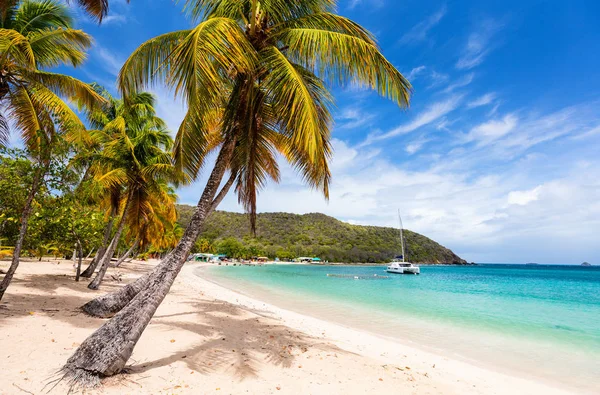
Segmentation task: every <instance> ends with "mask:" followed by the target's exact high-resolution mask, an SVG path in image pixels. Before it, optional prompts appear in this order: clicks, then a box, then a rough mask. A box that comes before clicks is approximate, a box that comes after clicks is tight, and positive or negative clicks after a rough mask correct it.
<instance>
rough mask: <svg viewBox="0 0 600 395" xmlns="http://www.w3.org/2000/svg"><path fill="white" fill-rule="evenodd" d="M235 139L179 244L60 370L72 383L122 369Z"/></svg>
mask: <svg viewBox="0 0 600 395" xmlns="http://www.w3.org/2000/svg"><path fill="white" fill-rule="evenodd" d="M234 147H235V140H234V139H231V141H228V142H226V143H225V144H224V145H223V147H222V148H221V151H220V153H219V156H218V158H217V161H216V163H215V167H214V168H213V171H212V173H211V175H210V177H209V179H208V182H207V183H206V187H205V188H204V192H203V193H202V197H201V198H200V201H199V202H198V205H197V206H196V210H195V211H194V215H193V216H192V219H191V221H190V224H189V226H188V227H187V229H186V230H185V232H184V234H183V236H182V238H181V240H180V241H179V244H178V245H177V247H175V249H174V250H173V251H172V252H171V253H170V254H169V255H168V256H167V257H166V258H165V259H164V260H163V261H162V262H161V263H160V265H159V266H158V267H157V269H159V268H160V269H159V270H155V271H156V273H155V274H154V275H152V276H151V278H150V280H149V282H148V284H147V286H146V287H145V288H144V289H143V290H142V291H141V292H139V293H138V294H137V296H136V297H135V298H134V299H133V300H132V301H131V302H130V303H129V304H128V305H127V306H126V307H125V308H124V309H122V310H121V311H120V312H119V313H117V314H116V315H115V316H114V317H113V318H112V319H111V320H109V321H108V322H106V323H105V324H104V325H102V326H101V327H100V328H99V329H98V330H97V331H96V332H94V333H93V334H92V335H91V336H90V337H88V338H87V339H86V340H85V341H84V342H83V343H82V344H81V345H80V346H79V348H78V349H77V351H75V354H73V355H72V356H71V358H69V359H68V360H67V363H66V364H65V366H64V367H63V368H62V371H63V372H64V374H65V376H66V377H67V378H68V379H69V380H71V382H72V383H73V384H88V385H94V384H97V383H98V381H99V379H100V378H101V377H106V376H112V375H114V374H116V373H119V372H120V371H121V370H123V368H124V367H125V364H126V363H127V360H128V359H129V357H130V356H131V354H132V353H133V348H134V347H135V345H136V343H137V342H138V340H139V338H140V337H141V336H142V333H143V332H144V329H145V328H146V326H147V325H148V323H149V322H150V320H151V319H152V316H153V315H154V313H155V312H156V310H157V309H158V306H159V305H160V304H161V302H162V301H163V299H164V298H165V296H167V293H168V292H169V289H170V288H171V285H173V282H174V281H175V278H176V277H177V275H178V274H179V272H180V270H181V268H182V267H183V265H184V264H185V261H186V258H187V256H188V255H189V253H190V251H191V249H192V247H193V245H194V243H195V242H196V239H197V238H198V235H199V233H200V229H201V227H202V224H203V222H204V220H205V219H206V216H207V215H208V213H209V212H210V207H211V204H212V201H213V199H214V196H215V194H216V193H217V190H218V188H219V184H220V183H221V180H222V178H223V175H224V174H225V171H226V169H227V165H228V164H229V161H230V159H231V156H232V153H233V149H234Z"/></svg>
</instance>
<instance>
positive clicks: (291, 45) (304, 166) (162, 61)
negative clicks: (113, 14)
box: [63, 0, 410, 384]
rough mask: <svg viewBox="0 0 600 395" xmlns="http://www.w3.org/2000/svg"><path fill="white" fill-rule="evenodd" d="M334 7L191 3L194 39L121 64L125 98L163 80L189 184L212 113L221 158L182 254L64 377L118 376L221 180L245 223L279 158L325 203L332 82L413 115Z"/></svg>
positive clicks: (370, 41)
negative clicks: (176, 115)
mask: <svg viewBox="0 0 600 395" xmlns="http://www.w3.org/2000/svg"><path fill="white" fill-rule="evenodd" d="M334 5H335V1H334V0H298V1H286V0H235V1H234V0H189V1H187V2H186V9H187V10H188V12H189V13H190V14H191V15H192V17H194V18H197V19H199V21H200V22H199V23H198V25H197V26H196V27H195V28H193V29H191V30H182V31H177V32H173V33H167V34H165V35H162V36H159V37H156V38H154V39H151V40H149V41H148V42H146V43H144V44H142V46H140V47H139V48H138V49H137V50H136V51H135V52H134V53H133V54H132V56H131V57H130V58H129V59H128V60H127V62H126V63H125V65H124V66H123V69H122V70H121V73H120V76H119V85H120V87H121V89H122V90H123V93H124V94H125V95H127V94H130V93H131V92H136V91H138V90H140V89H142V88H143V87H145V86H146V85H147V84H149V83H153V82H155V81H162V82H164V83H166V84H167V85H168V86H170V87H171V88H173V90H174V92H175V94H176V95H180V96H182V97H183V98H184V100H185V101H186V103H187V106H188V111H187V115H186V117H185V119H184V121H183V123H182V125H181V127H180V129H179V132H178V138H177V142H176V153H177V156H178V162H177V163H178V165H179V166H180V167H181V169H185V170H186V171H187V172H188V173H189V174H191V175H194V174H196V173H197V171H198V170H199V169H200V168H201V167H202V165H203V161H204V159H205V157H206V154H207V152H209V150H210V149H212V148H213V147H211V141H210V138H209V136H210V128H211V126H212V125H213V122H212V121H213V120H214V117H213V116H212V115H211V114H214V113H215V112H216V113H219V110H221V114H222V115H220V116H218V117H217V119H218V120H219V122H218V123H219V139H218V141H219V142H218V150H219V154H218V156H217V159H216V162H215V165H214V167H213V170H212V171H211V173H210V176H209V178H208V182H207V184H206V187H205V189H204V191H203V193H202V196H201V197H200V200H199V202H198V205H197V207H196V210H195V212H194V214H193V216H192V219H191V221H190V224H189V226H188V228H187V229H186V231H185V233H184V234H183V236H182V238H181V240H180V242H179V244H178V245H177V247H176V248H175V249H174V250H173V251H172V252H171V253H170V254H169V255H168V256H167V257H166V258H165V259H164V260H163V261H162V262H161V264H160V265H159V266H157V268H156V269H155V270H153V272H152V273H151V274H150V275H149V276H148V277H147V279H146V281H147V282H146V283H145V284H144V286H143V287H142V289H141V290H140V291H139V292H138V293H137V294H136V295H135V297H134V298H133V299H132V300H131V301H130V302H129V303H128V304H127V305H126V306H125V307H124V308H123V309H122V310H121V311H119V312H118V313H117V314H116V315H115V316H114V317H113V318H112V319H111V320H110V321H108V322H106V323H105V324H104V325H103V326H102V327H101V328H100V329H98V330H97V331H96V332H94V334H92V335H91V336H90V337H88V338H87V339H86V340H85V341H84V342H83V343H82V344H81V346H80V347H79V348H78V349H77V351H76V352H75V354H74V355H73V356H71V358H69V360H68V361H67V363H66V365H65V366H64V367H63V372H64V373H65V375H66V376H67V377H68V378H69V379H71V380H72V382H73V383H88V384H89V383H92V384H94V383H97V382H98V378H99V377H104V376H111V375H114V374H116V373H118V372H120V371H121V370H122V369H123V367H124V366H125V363H126V362H127V360H128V359H129V357H130V355H131V353H132V352H133V348H134V346H135V344H136V342H137V341H138V339H139V338H140V336H141V334H142V332H143V331H144V329H145V327H146V325H147V324H148V323H149V322H150V320H151V318H152V316H153V315H154V313H155V312H156V309H157V308H158V306H159V305H160V303H161V302H162V300H163V299H164V297H165V296H166V294H167V293H168V291H169V289H170V287H171V285H172V284H173V281H174V280H175V277H176V276H177V274H178V273H179V271H180V270H181V268H182V266H183V264H184V263H185V259H186V257H187V256H188V254H189V251H190V250H191V248H192V246H193V244H194V242H195V240H196V238H197V237H198V234H199V231H200V228H201V226H202V224H203V222H204V220H205V218H206V216H207V214H208V213H209V212H210V210H211V207H212V203H213V201H214V199H215V195H217V192H218V188H219V185H220V183H221V181H222V179H223V176H224V175H225V173H226V172H227V170H228V169H230V170H231V171H232V174H234V175H235V182H236V191H237V193H238V197H239V199H240V200H241V201H242V202H243V203H244V205H245V207H246V209H248V211H250V214H251V217H253V215H254V212H255V207H256V194H257V192H258V190H259V189H260V187H261V186H262V185H264V182H265V180H266V179H267V178H269V177H271V178H278V176H279V172H278V169H277V164H276V161H275V160H274V158H275V153H276V152H281V153H283V155H284V157H285V158H286V159H287V160H288V161H290V162H291V163H292V165H293V166H295V167H296V168H297V169H298V171H299V172H300V173H301V174H302V176H303V177H304V179H305V181H306V182H307V183H308V184H309V185H310V186H312V187H315V188H318V189H319V190H321V191H322V192H323V193H324V195H325V196H326V197H327V196H328V191H329V181H330V173H329V166H328V161H329V158H330V156H331V147H330V126H331V116H330V112H329V107H330V104H331V95H330V94H329V91H328V89H327V88H326V84H327V83H328V82H329V83H337V84H341V85H346V84H352V85H358V86H362V87H367V88H372V89H375V90H377V91H378V92H379V93H380V94H382V95H383V96H386V97H388V98H390V99H392V100H393V101H395V102H396V103H397V104H398V105H399V106H401V107H404V106H406V105H408V102H409V97H410V84H409V82H408V81H407V80H406V79H405V78H404V77H403V76H402V75H401V73H400V72H398V71H397V70H396V69H395V68H394V66H393V65H392V64H391V63H390V62H389V61H387V60H386V59H385V57H384V56H383V55H382V54H381V53H380V51H379V49H378V47H377V45H376V43H375V41H374V38H373V36H372V35H371V34H370V33H369V32H367V31H366V30H365V29H363V28H362V27H360V26H359V25H358V24H356V23H354V22H352V21H350V20H348V19H346V18H343V17H341V16H338V15H336V14H334V13H333V10H334ZM129 291H131V293H133V291H135V290H132V289H131V288H130V289H129Z"/></svg>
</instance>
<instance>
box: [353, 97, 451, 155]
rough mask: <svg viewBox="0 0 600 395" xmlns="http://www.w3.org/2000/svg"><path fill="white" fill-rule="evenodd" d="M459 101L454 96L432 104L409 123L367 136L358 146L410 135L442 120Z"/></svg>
mask: <svg viewBox="0 0 600 395" xmlns="http://www.w3.org/2000/svg"><path fill="white" fill-rule="evenodd" d="M461 100H462V96H458V95H455V96H452V97H450V98H448V99H446V100H444V101H440V102H436V103H433V104H432V105H430V106H429V107H427V108H426V109H425V110H424V111H423V112H421V113H420V114H418V115H417V116H416V117H415V118H414V119H413V120H412V121H410V122H409V123H406V124H404V125H400V126H398V127H396V128H394V129H392V130H390V131H389V132H387V133H384V134H378V135H369V136H368V137H367V139H366V140H365V141H364V142H363V143H362V144H361V145H360V146H365V145H369V144H371V143H373V142H375V141H380V140H385V139H389V138H391V137H395V136H399V135H403V134H406V133H410V132H413V131H415V130H417V129H419V128H421V127H423V126H425V125H429V124H430V123H432V122H434V121H436V120H438V119H440V118H442V117H443V116H444V115H446V114H448V113H450V112H452V111H454V110H455V109H456V108H457V107H458V105H459V104H460V102H461Z"/></svg>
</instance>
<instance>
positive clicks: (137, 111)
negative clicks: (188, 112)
mask: <svg viewBox="0 0 600 395" xmlns="http://www.w3.org/2000/svg"><path fill="white" fill-rule="evenodd" d="M154 102H155V99H154V97H153V96H152V95H150V94H148V93H139V94H135V95H131V96H130V97H128V98H127V99H125V100H120V101H117V102H116V103H117V105H116V106H115V112H114V117H113V119H111V120H110V121H109V122H107V123H105V126H104V128H103V129H102V130H101V131H96V133H95V134H96V135H97V137H96V138H100V140H102V141H103V144H101V145H102V147H103V148H102V151H101V152H99V153H98V154H97V155H96V160H95V162H94V165H93V166H92V168H91V171H92V174H94V175H95V178H96V179H97V180H99V181H100V182H102V183H103V184H104V185H105V186H106V189H107V190H109V191H120V192H121V193H120V194H121V196H122V197H123V198H122V204H118V205H117V207H119V206H123V209H122V215H121V219H120V220H119V224H118V226H117V229H116V232H115V235H114V237H113V239H112V241H111V243H110V244H109V245H108V247H107V249H106V252H105V253H104V255H103V256H102V257H101V258H100V260H99V261H98V265H99V266H100V270H99V272H98V274H97V276H96V277H95V278H94V280H93V281H92V282H91V283H90V285H89V286H88V288H90V289H98V287H99V286H100V283H101V282H102V279H103V277H104V275H105V274H106V271H107V269H108V267H109V265H110V261H111V259H112V257H113V255H114V252H115V249H116V247H117V244H118V243H119V240H120V238H121V234H122V232H123V230H124V229H125V225H126V224H127V223H128V222H129V223H130V226H133V227H135V228H138V229H140V228H141V227H142V226H143V224H145V223H146V222H148V219H149V217H150V216H151V215H152V212H153V207H152V203H153V202H156V201H157V200H159V203H158V204H160V203H162V202H160V198H162V197H164V196H165V193H164V190H163V184H164V183H163V181H165V180H167V181H170V180H173V181H175V180H176V177H175V171H174V167H173V160H172V155H171V153H170V152H167V151H165V150H169V151H170V149H171V147H172V144H173V140H172V138H171V137H170V135H169V131H168V130H167V128H166V125H165V123H164V122H163V121H162V120H161V119H160V118H158V117H157V116H156V112H155V110H154ZM105 115H106V114H105V113H103V112H102V113H98V114H96V113H93V114H90V118H92V119H94V118H96V123H98V124H100V123H104V122H103V121H104V120H106V118H105ZM103 117H104V118H103Z"/></svg>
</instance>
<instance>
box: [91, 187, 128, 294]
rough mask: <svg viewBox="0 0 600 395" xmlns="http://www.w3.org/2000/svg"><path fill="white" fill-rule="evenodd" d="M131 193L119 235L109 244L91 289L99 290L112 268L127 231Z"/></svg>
mask: <svg viewBox="0 0 600 395" xmlns="http://www.w3.org/2000/svg"><path fill="white" fill-rule="evenodd" d="M131 195H132V194H131V193H130V194H129V196H128V197H127V203H126V204H125V209H124V210H123V215H122V216H121V220H120V221H119V227H118V228H117V233H115V237H113V239H112V241H111V243H110V244H109V246H108V248H107V249H106V252H105V253H104V256H103V257H102V260H101V261H100V262H99V265H100V270H99V271H98V274H96V277H95V278H94V280H92V282H91V283H90V284H89V285H88V288H89V289H98V288H100V283H102V280H103V279H104V275H105V274H106V271H107V270H108V267H109V266H110V261H111V259H112V257H113V255H114V254H115V250H116V249H117V245H118V244H119V240H120V239H121V234H122V233H123V229H125V218H126V217H127V212H128V211H129V206H130V205H131Z"/></svg>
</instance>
